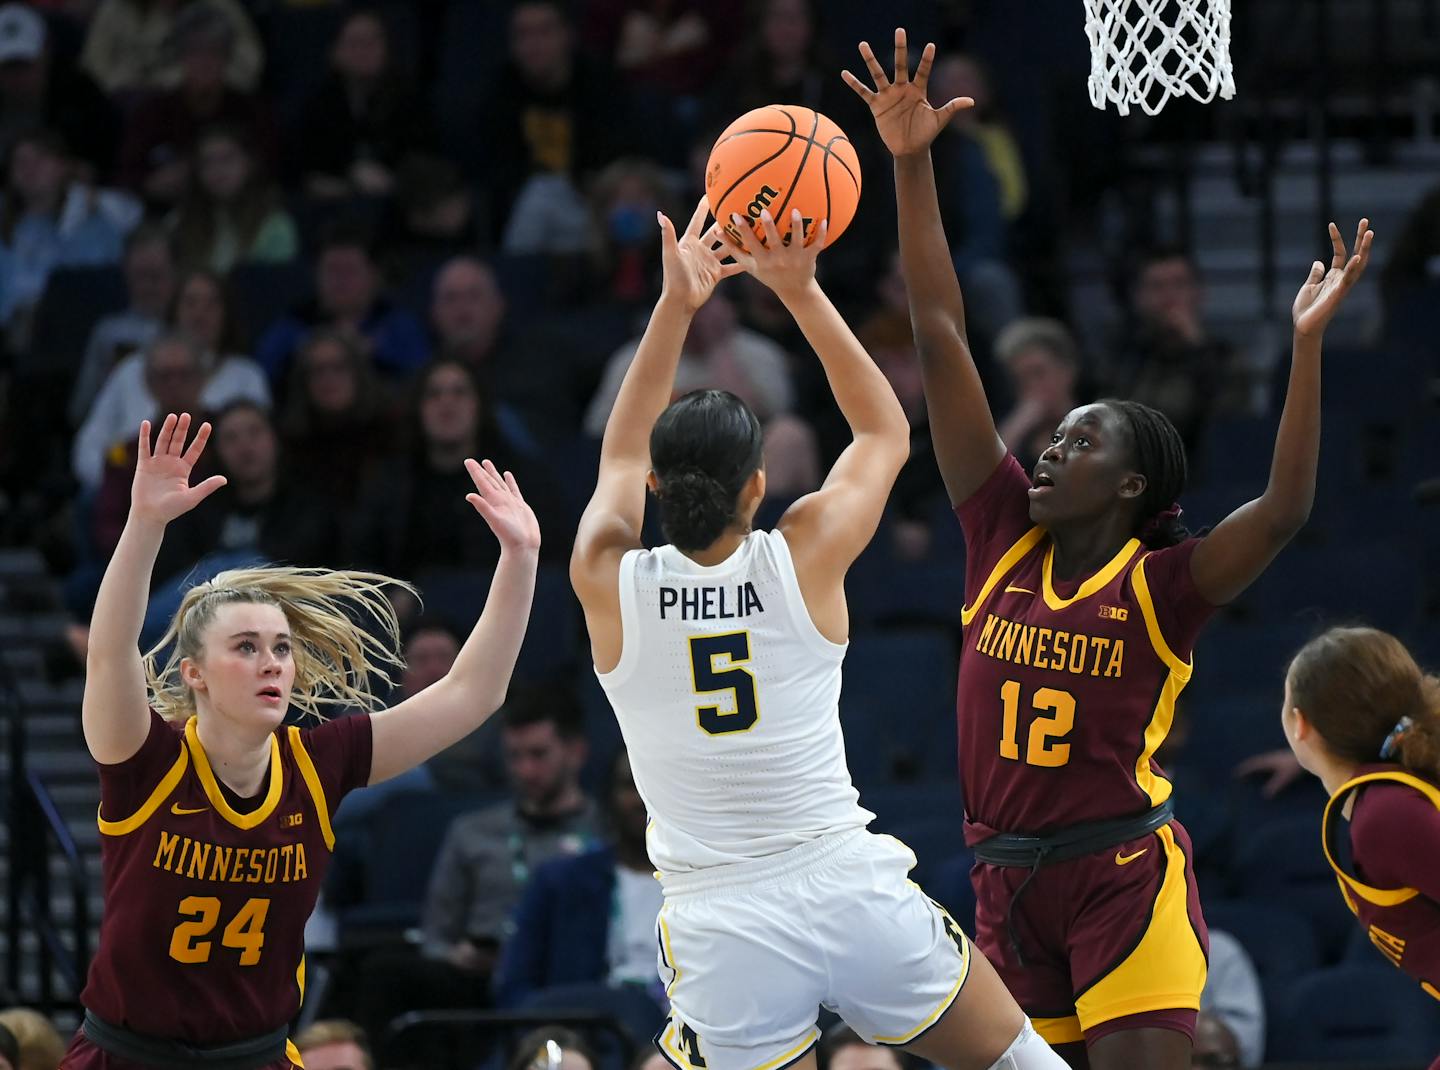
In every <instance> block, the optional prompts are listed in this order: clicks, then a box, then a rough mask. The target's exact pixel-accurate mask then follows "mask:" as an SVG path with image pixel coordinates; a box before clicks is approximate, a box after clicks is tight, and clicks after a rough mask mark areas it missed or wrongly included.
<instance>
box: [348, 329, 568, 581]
mask: <svg viewBox="0 0 1440 1070" xmlns="http://www.w3.org/2000/svg"><path fill="white" fill-rule="evenodd" d="M517 424H518V421H517V420H516V419H515V418H514V417H513V414H506V413H504V412H503V411H502V410H501V409H498V408H497V407H496V406H494V405H493V404H492V403H491V399H490V398H489V397H488V396H487V395H486V393H485V391H484V389H483V387H482V386H481V384H480V380H479V377H478V376H477V375H476V373H475V371H474V369H473V368H472V367H471V366H470V365H468V364H464V363H462V362H460V361H458V360H456V359H455V358H453V357H439V358H436V359H435V360H433V361H431V362H430V363H429V364H428V365H426V366H425V368H424V370H423V371H422V372H421V374H420V378H419V380H418V382H417V383H416V407H415V428H416V432H417V433H416V435H415V439H414V442H413V445H412V447H411V449H410V450H409V451H407V452H406V453H404V454H401V455H398V456H394V457H391V458H389V459H388V460H386V461H385V462H384V463H382V465H381V466H380V468H379V469H378V470H377V472H376V474H375V477H374V478H373V479H372V480H371V481H370V482H369V484H368V486H367V487H366V488H365V489H364V490H363V491H362V495H361V497H362V503H361V506H360V509H359V511H358V514H357V515H356V517H355V519H354V523H353V524H352V526H351V527H352V531H351V538H352V543H351V556H352V557H353V558H354V560H355V561H356V562H358V563H363V564H364V565H365V567H367V568H379V567H381V566H382V564H383V566H384V567H385V568H389V569H393V570H394V572H393V574H395V575H400V576H408V577H412V578H415V577H417V575H418V574H419V573H421V572H424V571H426V570H436V569H438V570H444V569H467V570H486V569H492V568H494V567H495V562H496V554H497V553H498V550H497V549H496V548H495V547H494V546H493V545H489V546H487V545H486V544H485V541H484V540H480V539H472V538H468V537H467V536H466V535H465V534H464V529H463V528H460V527H457V526H456V524H455V519H456V517H457V516H459V515H460V514H459V513H458V512H457V510H458V508H460V507H464V508H469V505H468V503H467V502H466V501H465V489H464V488H465V487H466V486H467V485H468V484H469V482H470V477H469V475H468V474H467V473H466V471H465V458H467V457H488V458H489V459H490V460H492V461H494V462H495V465H496V466H497V467H498V468H500V469H502V470H506V469H508V470H510V471H513V472H514V473H515V478H516V479H517V480H520V481H521V482H523V484H524V486H525V498H526V500H527V501H528V502H529V504H530V507H531V508H532V509H534V511H535V514H536V516H538V517H539V518H540V522H541V523H542V524H544V525H545V529H544V530H545V542H546V543H547V544H548V549H546V550H543V551H542V555H543V559H544V560H555V559H559V558H561V557H563V556H564V555H566V554H568V553H569V541H570V540H569V538H568V536H567V529H573V524H570V523H569V521H568V520H567V518H566V516H565V513H564V510H563V509H562V508H561V507H560V505H559V504H558V494H557V492H556V490H555V489H554V485H553V483H552V481H551V480H550V479H549V477H548V473H546V471H545V470H544V468H543V467H542V466H540V465H537V464H535V463H532V462H531V461H530V459H529V457H528V456H527V450H526V447H525V445H524V444H523V440H522V439H521V437H520V435H521V434H522V433H523V432H521V431H519V430H517Z"/></svg>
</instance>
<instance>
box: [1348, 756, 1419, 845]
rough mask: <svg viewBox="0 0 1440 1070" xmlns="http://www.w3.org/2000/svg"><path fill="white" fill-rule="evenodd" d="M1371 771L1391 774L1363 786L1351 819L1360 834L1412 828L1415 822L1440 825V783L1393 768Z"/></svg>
mask: <svg viewBox="0 0 1440 1070" xmlns="http://www.w3.org/2000/svg"><path fill="white" fill-rule="evenodd" d="M1369 771H1370V772H1383V773H1386V774H1389V775H1388V776H1387V778H1386V779H1384V780H1372V781H1369V782H1368V783H1366V784H1363V785H1361V786H1360V798H1359V799H1357V800H1356V804H1355V809H1354V812H1353V816H1352V818H1351V823H1352V826H1353V827H1354V829H1355V831H1356V833H1357V834H1361V835H1364V834H1366V833H1370V832H1377V831H1388V830H1390V829H1392V828H1395V827H1397V826H1398V827H1399V828H1402V829H1405V828H1413V827H1414V823H1415V822H1421V823H1424V824H1436V825H1440V786H1437V785H1436V784H1435V783H1433V782H1432V781H1430V780H1428V779H1425V778H1423V777H1418V776H1416V775H1415V774H1414V773H1411V772H1409V771H1408V770H1400V769H1396V768H1394V767H1389V768H1386V767H1377V768H1375V769H1372V770H1369Z"/></svg>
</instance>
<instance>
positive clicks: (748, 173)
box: [712, 112, 808, 205]
mask: <svg viewBox="0 0 1440 1070" xmlns="http://www.w3.org/2000/svg"><path fill="white" fill-rule="evenodd" d="M781 114H782V115H784V116H785V118H787V119H789V120H790V131H789V135H788V137H789V138H790V139H793V138H794V137H795V136H796V133H795V117H794V116H793V115H791V114H790V113H789V112H781ZM772 133H776V134H784V133H785V131H784V130H775V131H772ZM731 136H732V137H733V136H734V135H733V134H732V135H731ZM725 140H726V141H728V140H730V139H729V138H726V139H725ZM789 150H790V141H789V140H787V141H786V142H785V144H784V146H782V147H781V149H780V151H779V152H776V153H773V154H772V155H770V156H767V157H765V159H763V160H761V161H760V162H759V163H757V164H755V166H754V167H752V168H750V170H748V171H746V172H745V173H744V174H742V175H741V176H740V177H739V178H737V179H735V181H734V182H732V183H730V187H729V189H727V190H726V191H725V192H724V193H722V194H721V195H720V196H719V197H717V198H716V199H715V201H714V203H715V204H717V205H723V204H724V203H725V201H726V199H727V198H728V197H729V196H730V194H732V193H734V192H735V189H736V187H737V186H739V185H740V183H742V182H744V181H745V180H746V179H747V178H749V177H750V176H751V175H753V174H754V173H755V172H756V171H758V170H760V168H762V167H764V166H765V165H766V164H767V163H769V162H770V161H771V160H777V159H779V158H780V157H781V156H784V155H785V153H787V152H788V151H789ZM712 151H713V150H712ZM807 151H808V150H807ZM796 174H797V175H798V174H799V172H798V171H797V172H796ZM792 183H793V179H792Z"/></svg>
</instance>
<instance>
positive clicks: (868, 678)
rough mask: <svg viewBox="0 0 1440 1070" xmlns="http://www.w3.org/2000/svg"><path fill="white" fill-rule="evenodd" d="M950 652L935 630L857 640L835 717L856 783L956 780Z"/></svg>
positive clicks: (863, 635) (948, 643)
mask: <svg viewBox="0 0 1440 1070" xmlns="http://www.w3.org/2000/svg"><path fill="white" fill-rule="evenodd" d="M955 666H956V659H955V647H954V644H953V642H952V641H951V639H950V637H949V636H948V635H947V634H946V633H945V632H943V631H939V630H936V629H926V630H919V629H916V630H907V631H895V632H867V633H861V634H858V635H855V636H854V637H853V638H852V639H851V641H850V651H849V654H848V655H847V657H846V659H845V679H844V686H843V688H842V690H841V692H840V717H841V724H842V726H843V727H844V730H845V739H846V746H845V751H846V755H847V759H848V760H849V762H850V773H851V776H852V778H853V779H854V780H855V782H856V783H857V784H862V785H867V786H868V785H872V784H877V783H884V782H887V781H904V780H926V779H931V780H944V779H947V778H951V779H953V777H954V776H955V761H956V759H955V755H956V743H955Z"/></svg>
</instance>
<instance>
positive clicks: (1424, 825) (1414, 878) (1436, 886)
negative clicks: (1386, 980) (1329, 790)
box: [1323, 764, 1440, 999]
mask: <svg viewBox="0 0 1440 1070" xmlns="http://www.w3.org/2000/svg"><path fill="white" fill-rule="evenodd" d="M1351 798H1353V799H1354V805H1353V807H1352V808H1351V811H1350V827H1349V830H1348V833H1349V834H1348V837H1347V835H1346V831H1347V830H1346V828H1345V825H1344V822H1343V821H1342V820H1341V817H1342V814H1343V812H1344V809H1345V803H1346V802H1347V800H1350V799H1351ZM1323 829H1324V839H1325V855H1326V857H1327V858H1329V859H1330V865H1331V866H1333V867H1334V869H1335V878H1336V880H1337V881H1338V882H1339V884H1340V893H1341V894H1342V895H1343V896H1344V897H1345V902H1346V904H1347V905H1348V906H1349V907H1350V910H1351V911H1352V912H1353V913H1354V914H1355V916H1356V917H1357V918H1358V919H1359V921H1360V924H1361V925H1363V926H1364V927H1365V930H1366V932H1368V933H1369V935H1370V942H1371V943H1373V944H1374V945H1375V946H1376V947H1377V948H1379V950H1380V953H1381V954H1382V955H1384V956H1385V957H1386V958H1387V959H1389V960H1390V962H1391V963H1392V964H1394V965H1395V966H1398V967H1399V968H1400V969H1402V970H1404V971H1405V972H1406V973H1407V974H1409V975H1410V976H1411V977H1413V978H1415V980H1417V981H1419V982H1420V987H1421V988H1423V989H1424V990H1425V991H1426V992H1428V993H1429V994H1430V995H1431V996H1434V997H1435V998H1436V999H1440V787H1437V786H1436V785H1434V784H1432V783H1431V782H1430V781H1428V780H1422V779H1421V778H1420V777H1417V776H1416V775H1415V774H1413V773H1410V772H1407V771H1406V770H1404V769H1401V768H1400V767H1399V766H1395V765H1388V764H1387V765H1380V764H1376V765H1367V766H1362V767H1361V768H1360V769H1358V770H1356V773H1355V776H1353V777H1352V778H1351V779H1350V780H1348V781H1346V782H1345V783H1344V784H1342V785H1341V786H1340V790H1338V791H1337V792H1336V793H1335V794H1334V795H1333V796H1332V797H1331V799H1330V802H1329V803H1328V804H1327V805H1326V807H1325V819H1324V825H1323Z"/></svg>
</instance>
